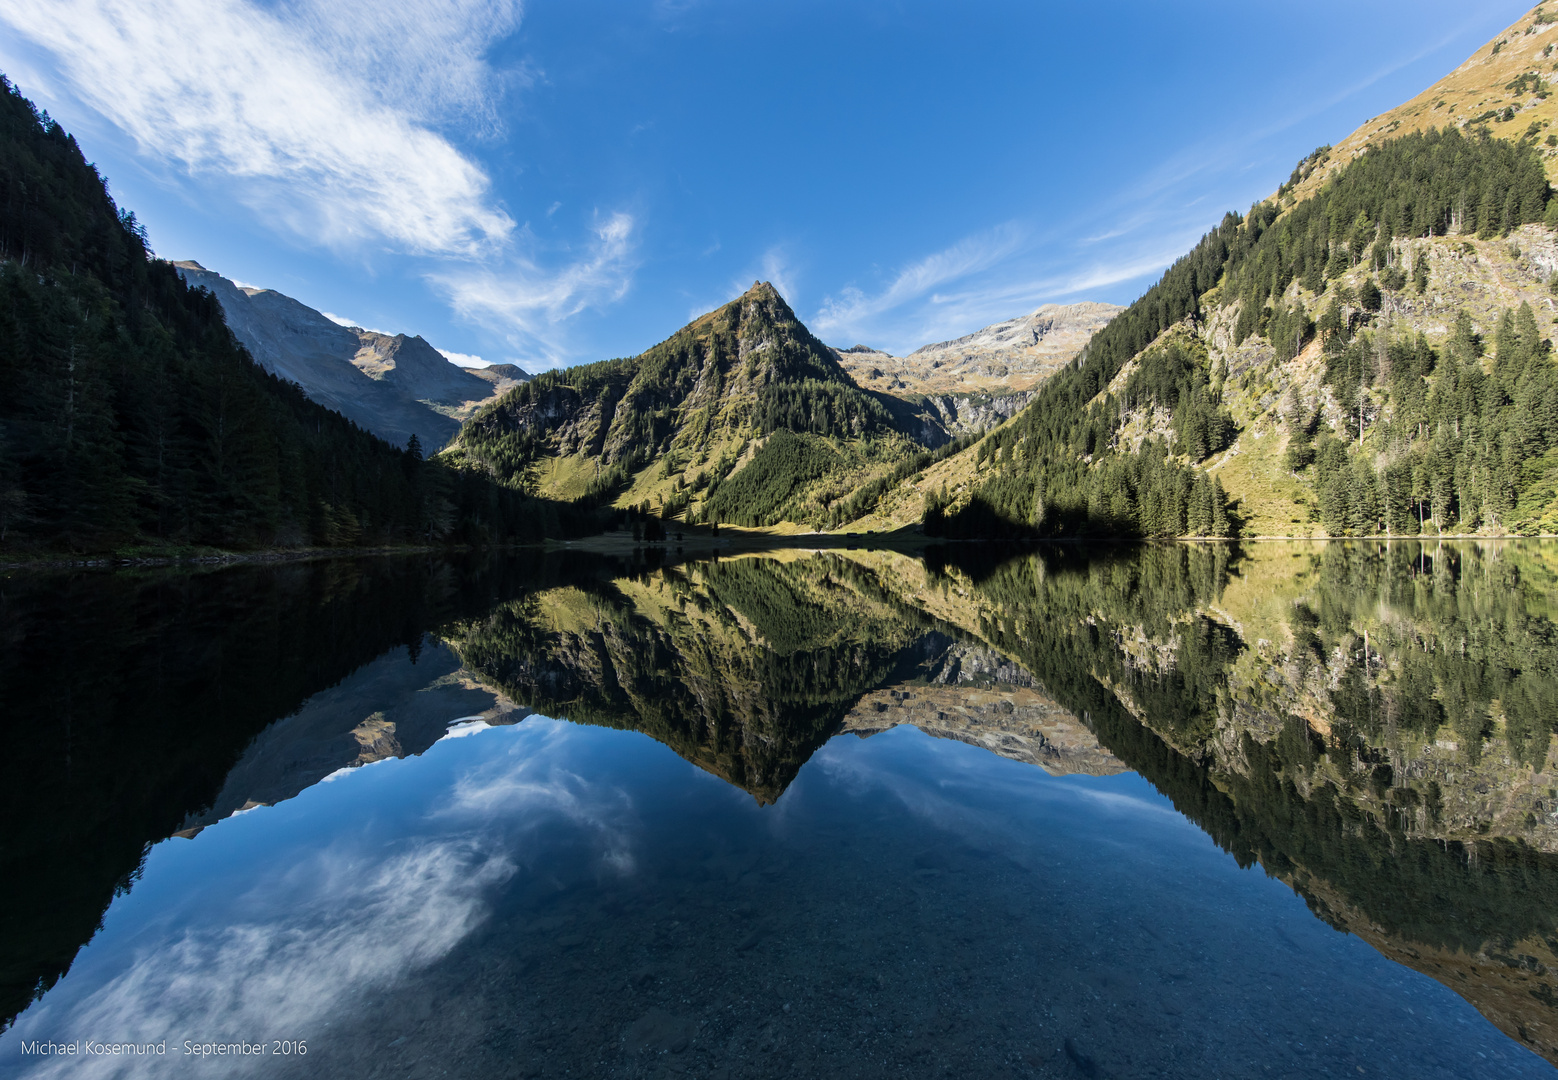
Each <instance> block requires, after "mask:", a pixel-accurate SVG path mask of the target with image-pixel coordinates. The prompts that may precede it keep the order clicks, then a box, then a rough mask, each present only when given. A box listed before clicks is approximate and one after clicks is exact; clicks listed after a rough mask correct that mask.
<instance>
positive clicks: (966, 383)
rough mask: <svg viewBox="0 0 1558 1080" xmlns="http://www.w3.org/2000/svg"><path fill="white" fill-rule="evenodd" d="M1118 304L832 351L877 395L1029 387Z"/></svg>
mask: <svg viewBox="0 0 1558 1080" xmlns="http://www.w3.org/2000/svg"><path fill="white" fill-rule="evenodd" d="M1123 310H1124V308H1121V307H1117V306H1116V305H1114V304H1101V303H1095V302H1091V301H1089V302H1085V303H1080V304H1045V305H1044V306H1043V307H1041V308H1039V309H1038V310H1037V311H1035V312H1033V313H1032V314H1030V315H1025V316H1022V317H1020V318H1016V319H1007V320H1006V321H1005V322H999V323H995V324H994V325H992V326H987V327H985V328H984V329H982V330H976V331H975V332H974V333H972V334H968V335H965V336H964V337H960V338H957V339H955V340H953V341H942V342H938V343H936V344H934V345H925V346H922V347H921V348H918V349H916V350H914V352H912V353H910V354H909V355H908V356H902V357H900V356H893V355H891V354H890V353H884V352H879V351H877V350H875V349H869V348H867V347H866V346H864V345H856V346H855V347H853V348H851V349H845V350H840V351H839V353H838V357H839V361H840V362H841V363H842V364H843V365H844V369H845V370H846V371H848V372H849V373H850V375H852V376H853V377H854V378H855V379H856V381H858V382H859V383H860V385H861V386H864V387H867V388H868V389H871V390H880V391H883V392H885V393H892V394H931V395H949V394H1002V393H1013V392H1018V391H1025V390H1032V389H1033V388H1034V387H1035V386H1037V385H1038V384H1039V383H1041V382H1043V381H1044V379H1045V378H1047V377H1048V376H1049V375H1051V374H1053V373H1054V372H1055V371H1057V370H1059V369H1060V368H1061V367H1063V366H1064V365H1065V364H1066V363H1067V362H1068V361H1070V360H1071V359H1072V358H1073V357H1075V356H1076V354H1077V353H1078V352H1080V351H1081V349H1082V346H1084V345H1086V344H1087V342H1088V339H1089V338H1091V337H1092V336H1093V334H1094V332H1095V331H1097V330H1098V329H1100V328H1101V327H1103V326H1104V325H1105V324H1107V323H1108V322H1109V320H1110V319H1112V318H1114V316H1115V315H1117V314H1118V313H1119V312H1121V311H1123ZM1023 404H1026V399H1024V401H1023ZM1018 407H1019V408H1020V406H1018ZM1013 411H1015V409H1014V410H1013ZM1007 415H1008V416H1009V415H1011V413H1007Z"/></svg>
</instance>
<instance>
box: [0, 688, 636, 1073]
mask: <svg viewBox="0 0 1558 1080" xmlns="http://www.w3.org/2000/svg"><path fill="white" fill-rule="evenodd" d="M465 719H469V718H465ZM477 728H481V729H483V730H484V732H485V734H484V735H483V738H485V739H492V740H494V742H493V744H492V745H491V746H490V747H488V748H487V752H486V754H485V756H478V757H476V758H474V759H469V758H468V759H466V760H467V761H470V762H473V763H472V764H470V765H469V766H466V765H460V766H459V767H458V768H457V770H456V771H455V772H454V773H453V774H452V775H450V776H448V778H447V779H446V780H444V779H442V777H443V775H444V774H442V773H441V772H439V770H440V769H441V768H442V766H441V765H439V762H440V761H447V760H449V759H448V758H447V757H440V754H439V751H438V750H434V751H430V752H429V753H428V754H426V755H423V756H422V757H419V758H413V759H408V760H393V759H386V760H384V761H381V762H376V763H374V764H373V765H371V766H363V767H360V768H357V769H352V770H348V774H349V775H350V776H352V777H354V778H357V779H360V778H361V777H362V773H363V770H364V769H366V768H374V769H379V770H392V771H400V772H402V773H405V774H407V775H416V774H420V775H421V776H423V777H431V776H437V777H440V782H438V783H436V784H435V785H433V786H430V787H427V788H425V789H424V788H421V787H419V786H418V785H417V784H416V783H415V782H412V783H410V784H409V785H408V786H407V787H406V789H405V790H407V791H411V792H420V791H425V801H422V802H421V803H420V804H413V805H412V807H411V809H412V812H413V813H414V814H415V817H414V818H413V819H412V822H411V824H412V828H411V829H410V830H409V834H408V835H407V836H406V837H405V839H403V840H399V841H393V842H386V841H385V838H384V837H383V836H382V835H377V834H376V833H375V831H374V829H372V828H369V827H366V826H365V825H364V823H362V822H357V823H355V824H352V825H349V826H348V827H346V828H340V829H333V830H327V834H328V835H329V836H330V837H331V839H330V841H329V842H328V843H323V842H321V841H320V839H319V836H318V835H316V834H314V833H310V835H309V836H308V837H307V838H305V839H298V840H294V841H289V840H286V839H285V838H283V837H280V836H278V835H277V834H276V833H274V832H272V833H264V832H263V831H262V832H260V833H254V834H250V835H251V836H255V835H268V836H270V837H271V839H272V841H275V842H277V843H278V844H279V846H277V847H275V848H274V849H271V848H269V847H268V846H267V844H266V843H264V842H262V843H261V844H260V850H262V851H265V852H266V854H265V855H263V856H262V857H260V859H259V860H258V861H257V862H254V863H253V864H252V865H250V864H249V860H240V863H243V864H245V865H239V864H235V863H232V862H230V861H224V860H223V859H222V858H220V857H219V858H217V859H216V860H215V864H213V865H212V866H211V867H210V868H209V869H210V873H209V874H206V873H205V871H204V870H203V871H202V874H201V875H197V876H196V878H195V879H194V880H192V881H191V882H189V888H188V889H187V890H184V889H182V888H181V889H180V890H179V891H178V892H177V893H176V894H170V895H169V897H168V902H167V903H166V904H160V905H158V907H157V909H156V910H155V911H152V910H149V909H147V908H146V907H144V906H142V907H141V908H140V909H139V910H138V911H137V910H136V908H135V903H136V897H138V896H140V895H141V894H140V893H136V894H135V895H133V896H132V897H131V898H129V899H127V900H125V901H123V902H120V903H116V906H115V907H114V908H111V909H110V911H109V913H108V915H107V917H106V919H105V928H104V930H103V931H102V932H101V933H100V935H99V936H98V937H97V938H96V939H94V941H93V943H92V944H91V945H90V946H88V948H87V949H86V950H84V951H83V952H82V954H81V955H80V956H79V957H78V958H77V960H76V962H75V964H74V965H73V966H72V969H71V971H70V972H69V974H68V975H67V976H66V977H65V978H64V979H63V980H61V982H60V983H59V984H58V985H57V986H55V987H54V988H53V989H52V990H51V991H50V993H49V994H48V995H47V996H46V997H44V998H43V999H42V1000H40V1001H38V1002H37V1003H36V1004H34V1005H33V1006H32V1007H31V1008H30V1009H28V1010H27V1012H26V1013H25V1014H24V1015H23V1016H22V1017H20V1018H19V1019H18V1021H17V1023H16V1025H15V1026H14V1027H12V1028H11V1030H9V1031H7V1032H5V1033H4V1035H0V1049H3V1050H4V1052H5V1053H6V1054H7V1055H12V1054H15V1053H16V1049H15V1046H14V1044H15V1043H16V1042H17V1041H18V1040H20V1039H33V1038H51V1037H52V1038H55V1039H60V1038H82V1037H89V1038H94V1039H112V1040H115V1041H119V1040H123V1041H128V1042H145V1041H151V1042H156V1041H157V1040H159V1039H163V1038H166V1039H167V1040H168V1054H167V1058H165V1059H158V1058H122V1057H121V1058H113V1057H105V1058H59V1059H54V1058H47V1059H43V1060H41V1061H39V1062H37V1064H36V1065H35V1066H30V1067H31V1068H32V1072H31V1073H30V1074H29V1075H33V1076H38V1077H62V1078H63V1077H69V1078H71V1080H77V1078H84V1080H95V1078H98V1077H102V1078H105V1080H106V1078H108V1077H117V1078H125V1077H146V1078H148V1080H151V1078H154V1077H162V1076H166V1075H167V1072H168V1068H169V1067H170V1066H174V1065H175V1060H177V1061H178V1062H179V1064H180V1065H181V1066H182V1070H181V1071H180V1074H181V1075H182V1074H183V1073H184V1072H188V1073H192V1074H194V1075H208V1074H209V1075H218V1074H219V1075H222V1076H228V1075H234V1074H243V1073H245V1072H254V1073H263V1072H265V1071H268V1070H267V1069H265V1066H266V1065H267V1064H273V1063H268V1062H267V1061H266V1060H265V1059H246V1058H239V1059H238V1060H236V1061H235V1060H232V1059H230V1058H224V1059H223V1060H222V1061H220V1062H217V1061H211V1062H207V1063H201V1062H199V1061H186V1059H184V1058H183V1056H182V1049H181V1047H182V1040H184V1039H186V1038H190V1039H195V1040H197V1041H198V1040H202V1039H205V1040H215V1041H227V1040H230V1039H237V1038H240V1037H246V1038H250V1039H253V1038H294V1039H296V1038H307V1039H309V1040H314V1039H319V1038H322V1037H323V1038H327V1037H328V1036H329V1033H330V1028H331V1026H332V1025H335V1024H338V1023H340V1022H341V1021H343V1020H361V1019H363V1018H364V1017H365V1015H366V1013H365V1010H366V1009H368V1008H369V1007H370V1006H368V1005H365V1004H364V1002H365V1001H367V1000H370V999H371V998H372V997H374V996H376V995H377V994H379V993H381V992H383V991H385V990H386V989H388V988H391V987H394V986H397V985H401V984H404V982H405V981H406V980H407V979H408V978H410V977H413V976H414V975H415V973H416V972H417V971H419V970H422V969H425V968H427V967H428V966H430V965H433V964H435V963H437V962H438V961H440V960H441V959H443V958H444V957H446V956H447V955H448V954H449V953H450V952H451V951H452V950H453V949H455V947H456V946H458V945H459V944H460V943H461V942H462V941H465V940H467V939H468V938H469V937H470V935H471V934H472V932H473V931H476V930H477V929H478V928H479V927H480V926H481V925H482V924H483V923H484V922H485V921H486V920H487V918H488V917H489V915H490V913H491V911H492V905H493V901H494V898H495V897H496V896H498V895H500V894H501V892H502V890H503V887H504V885H505V883H506V882H508V881H510V880H511V879H512V878H513V877H514V876H515V875H516V874H521V873H524V872H526V870H527V868H531V869H532V870H533V866H534V865H535V864H543V863H544V861H545V859H546V852H547V851H548V850H549V849H548V845H549V844H557V843H563V844H567V845H569V846H570V848H571V849H572V848H575V847H578V846H583V847H585V848H587V849H588V850H590V851H591V852H592V853H593V855H594V866H595V868H596V872H598V873H600V874H605V875H610V876H621V875H627V874H631V873H633V871H634V865H635V860H634V854H633V843H634V838H635V836H636V834H637V832H638V830H639V828H640V825H639V822H638V819H637V816H636V814H635V812H634V808H633V806H632V803H631V800H630V799H629V798H628V796H627V794H626V793H625V792H624V791H622V790H621V789H620V788H617V787H614V786H612V785H611V784H610V783H605V782H602V781H600V780H599V779H594V778H590V777H588V776H586V775H585V774H586V773H587V772H589V771H590V767H591V766H592V764H594V762H595V759H594V758H592V757H591V756H590V753H591V747H592V745H596V743H595V741H594V740H595V738H596V736H595V734H594V733H592V732H588V731H585V732H581V731H580V729H578V728H575V727H574V726H573V725H570V724H565V723H561V722H558V721H555V720H549V719H547V718H545V717H540V716H535V717H531V718H530V719H528V720H527V721H526V722H525V724H523V725H521V726H517V727H498V728H490V727H487V726H486V725H485V724H478V723H472V724H468V725H466V729H467V730H470V731H474V730H475V729H477ZM458 730H459V729H456V731H458ZM452 733H453V732H452ZM443 750H444V751H448V750H449V747H448V746H447V745H446V746H444V747H443ZM310 797H316V798H317V797H318V793H317V792H315V793H313V795H312V796H310V794H309V793H305V794H304V796H302V798H303V799H305V800H306V799H307V798H310ZM254 813H255V815H256V817H258V816H259V815H276V814H278V813H282V814H284V813H285V812H284V811H280V810H278V809H277V808H272V807H262V808H258V809H256V810H255V811H254ZM371 817H372V815H371V814H370V815H369V818H370V819H371ZM249 820H250V821H251V822H252V821H254V820H255V819H254V818H250V819H249ZM260 820H261V821H263V820H264V819H263V818H260ZM237 824H238V823H237V822H234V821H224V822H220V823H218V824H217V825H215V826H213V827H212V828H211V829H209V830H207V831H206V832H204V833H202V834H201V836H200V837H198V838H197V839H196V840H195V841H194V843H196V844H201V843H204V844H212V845H215V846H214V850H216V851H218V852H220V851H222V850H229V851H231V850H232V848H230V847H229V848H226V849H224V848H223V847H221V842H222V841H221V838H222V837H224V836H228V835H230V830H231V829H232V828H233V827H234V826H235V825H237ZM245 824H246V825H247V823H245ZM240 827H243V826H240ZM275 827H276V826H274V825H273V826H272V828H273V829H274V828H275ZM280 828H281V830H282V832H283V833H285V832H286V831H287V826H285V825H282V826H281V827H280ZM165 843H167V844H173V845H182V844H188V843H190V841H183V840H171V841H166V842H165ZM177 850H178V851H179V852H181V853H182V851H183V849H182V848H180V849H177ZM167 854H168V853H167V852H166V851H163V852H162V855H163V856H164V857H166V856H167ZM152 858H153V861H157V858H158V857H157V856H156V855H154V856H153V857H152ZM172 865H176V864H172ZM203 865H204V864H203ZM224 866H225V867H228V869H226V870H224V869H222V867H224ZM160 867H161V868H160V870H159V869H158V868H153V869H152V870H151V871H149V874H150V880H151V881H152V882H154V884H151V885H142V886H141V887H140V888H141V889H146V888H159V887H161V888H164V889H167V888H168V882H167V879H166V877H165V876H164V875H166V874H168V873H169V872H170V864H169V863H167V862H166V861H164V862H162V863H161V864H160ZM175 873H176V871H175ZM127 908H128V909H129V910H127ZM64 1032H69V1033H70V1034H69V1035H62V1034H61V1033H64Z"/></svg>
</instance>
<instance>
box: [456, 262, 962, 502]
mask: <svg viewBox="0 0 1558 1080" xmlns="http://www.w3.org/2000/svg"><path fill="white" fill-rule="evenodd" d="M948 441H949V437H948V435H947V434H946V432H945V431H944V430H943V429H942V428H941V427H940V426H939V424H937V423H936V421H935V418H934V417H933V416H928V415H925V414H923V413H922V412H921V411H919V410H917V409H916V408H915V407H914V406H912V405H910V404H909V403H907V402H905V401H902V400H900V399H897V398H893V397H891V396H889V395H886V394H880V393H872V392H869V391H866V390H862V389H861V388H860V387H859V386H858V385H856V383H855V382H854V380H853V379H851V378H850V377H849V375H848V374H847V373H846V372H845V371H844V369H843V368H842V367H841V366H840V365H839V361H838V358H837V356H836V355H835V354H834V352H833V351H832V350H831V349H829V348H828V347H827V346H826V345H824V344H823V343H822V342H821V341H819V340H817V338H816V337H815V336H813V335H812V333H811V332H810V331H809V330H807V329H806V327H805V326H804V325H803V324H802V323H801V321H800V320H799V319H797V318H796V316H795V313H794V312H793V311H791V310H790V307H789V305H788V304H786V303H785V302H784V299H783V298H782V297H781V296H780V295H779V293H778V292H777V291H776V290H775V289H774V287H773V286H772V285H769V284H767V283H766V282H758V283H756V284H754V285H753V287H752V288H751V289H749V290H748V291H747V292H746V293H745V294H744V295H742V296H741V297H739V298H737V299H736V300H734V301H732V302H731V303H729V304H726V305H725V306H724V307H721V308H719V309H718V310H716V311H712V312H710V313H709V314H707V315H705V316H703V317H702V318H700V319H698V320H696V321H695V322H693V323H691V324H690V325H688V326H686V327H684V328H683V329H681V330H680V331H678V332H677V333H676V334H674V335H672V336H671V337H670V338H668V339H666V340H665V341H663V342H661V343H660V344H658V345H656V346H654V347H653V348H651V349H649V350H647V351H645V352H644V353H642V354H640V355H639V356H636V357H631V358H628V359H621V360H608V361H604V362H602V363H597V364H586V365H581V366H579V367H574V368H568V369H564V370H559V371H551V372H547V373H546V374H543V375H539V376H537V377H536V378H535V379H534V380H532V381H530V382H528V383H525V384H524V385H522V386H519V387H516V388H515V389H514V390H512V391H510V392H509V393H508V394H507V395H506V396H505V397H504V398H503V399H502V400H500V401H499V402H497V403H495V404H494V405H491V406H489V407H487V408H484V409H482V410H481V411H480V412H479V413H478V414H477V415H476V416H474V417H473V418H472V419H471V420H470V421H468V422H467V423H466V425H465V427H464V428H463V429H462V431H461V433H460V436H459V438H458V439H457V440H456V441H455V443H454V444H453V445H452V446H451V448H450V449H449V451H447V452H446V454H445V455H443V457H444V459H446V460H448V461H451V462H454V463H458V464H460V465H463V466H469V467H473V468H479V469H482V470H485V471H487V472H489V473H490V474H491V475H492V476H493V477H494V478H495V479H497V480H498V481H499V482H500V483H503V484H505V485H508V486H510V487H513V488H516V489H518V490H522V491H532V490H539V491H540V492H542V493H543V494H549V495H554V496H557V497H564V498H575V499H581V500H583V501H584V502H585V503H586V504H591V503H595V504H599V503H613V504H615V505H617V506H621V507H638V508H640V509H642V510H644V511H646V512H647V511H653V512H655V513H656V514H658V515H659V516H660V517H663V518H678V517H679V518H682V519H685V520H687V521H707V522H730V523H735V524H741V525H748V526H768V525H774V524H777V523H779V522H785V521H788V522H807V523H811V524H813V525H817V526H820V525H824V524H828V523H831V522H832V521H834V520H836V519H837V517H838V515H837V513H836V511H835V509H834V508H835V506H836V505H837V504H839V503H840V501H841V500H843V499H845V498H846V497H847V496H848V495H849V494H851V493H852V492H853V491H855V490H856V489H857V488H859V487H860V486H861V485H862V484H866V483H869V482H870V481H872V480H873V479H875V478H878V477H881V476H883V475H885V474H887V473H888V472H889V471H890V470H892V469H893V468H894V467H895V466H896V465H898V464H900V463H901V462H904V461H907V460H909V459H910V458H911V457H912V456H913V455H914V454H915V453H916V452H918V451H920V450H921V449H922V447H923V446H925V445H929V446H943V445H946V444H947V443H948Z"/></svg>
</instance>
